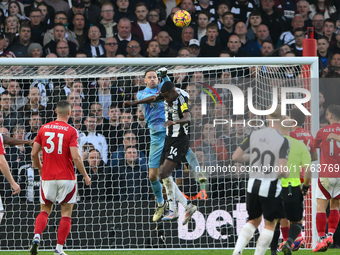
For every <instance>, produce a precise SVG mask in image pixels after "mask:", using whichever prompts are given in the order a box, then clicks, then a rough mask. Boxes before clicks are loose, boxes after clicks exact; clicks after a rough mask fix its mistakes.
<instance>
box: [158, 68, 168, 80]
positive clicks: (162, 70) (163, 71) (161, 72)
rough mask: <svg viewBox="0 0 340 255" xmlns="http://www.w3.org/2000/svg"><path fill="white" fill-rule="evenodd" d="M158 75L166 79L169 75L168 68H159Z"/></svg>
mask: <svg viewBox="0 0 340 255" xmlns="http://www.w3.org/2000/svg"><path fill="white" fill-rule="evenodd" d="M157 75H158V77H160V78H162V79H164V78H165V77H166V76H167V75H168V69H167V68H165V67H162V68H159V69H158V70H157Z"/></svg>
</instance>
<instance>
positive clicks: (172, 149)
mask: <svg viewBox="0 0 340 255" xmlns="http://www.w3.org/2000/svg"><path fill="white" fill-rule="evenodd" d="M188 150H189V137H188V136H187V135H186V136H181V137H169V136H167V137H166V138H165V142H164V148H163V151H162V155H161V160H160V165H162V164H163V162H164V160H166V159H168V160H170V161H173V162H176V163H178V164H180V163H181V162H182V161H183V157H185V155H186V154H187V152H188Z"/></svg>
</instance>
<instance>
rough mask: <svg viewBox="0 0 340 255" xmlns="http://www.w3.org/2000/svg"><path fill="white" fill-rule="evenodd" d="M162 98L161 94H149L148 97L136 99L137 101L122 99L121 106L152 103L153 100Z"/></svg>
mask: <svg viewBox="0 0 340 255" xmlns="http://www.w3.org/2000/svg"><path fill="white" fill-rule="evenodd" d="M162 100H164V98H163V97H162V95H158V96H150V97H147V98H143V99H141V100H138V101H124V103H123V107H131V106H136V105H139V104H150V103H153V102H156V101H162Z"/></svg>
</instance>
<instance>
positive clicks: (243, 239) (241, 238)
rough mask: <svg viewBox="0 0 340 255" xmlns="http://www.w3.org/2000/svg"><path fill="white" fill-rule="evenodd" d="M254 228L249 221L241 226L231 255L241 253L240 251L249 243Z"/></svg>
mask: <svg viewBox="0 0 340 255" xmlns="http://www.w3.org/2000/svg"><path fill="white" fill-rule="evenodd" d="M255 230H256V228H255V226H254V225H253V224H251V223H249V222H247V223H246V225H244V226H243V227H242V229H241V232H240V234H239V235H238V238H237V242H236V245H235V249H234V252H233V255H238V254H242V251H243V250H244V248H245V247H246V245H247V244H248V243H249V241H250V239H251V238H252V237H253V235H254V232H255Z"/></svg>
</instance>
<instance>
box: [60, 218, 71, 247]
mask: <svg viewBox="0 0 340 255" xmlns="http://www.w3.org/2000/svg"><path fill="white" fill-rule="evenodd" d="M70 230H71V218H70V217H61V220H60V223H59V228H58V240H57V244H61V245H64V243H65V241H66V238H67V236H68V234H69V233H70Z"/></svg>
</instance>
